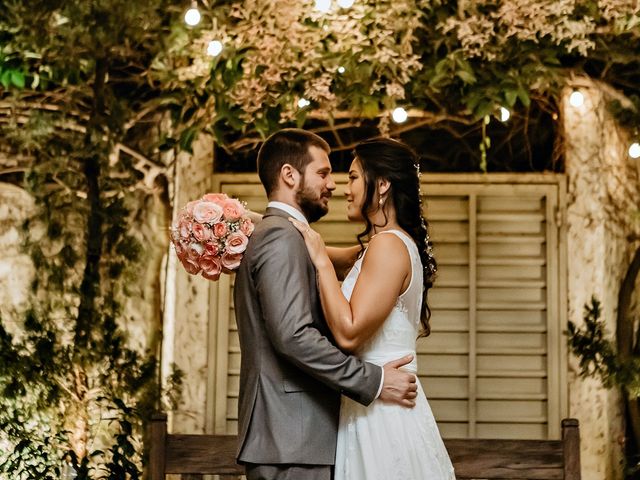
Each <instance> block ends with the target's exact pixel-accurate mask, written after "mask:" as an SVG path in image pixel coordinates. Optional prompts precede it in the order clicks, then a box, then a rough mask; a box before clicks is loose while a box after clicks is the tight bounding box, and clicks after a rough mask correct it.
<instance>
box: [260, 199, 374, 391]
mask: <svg viewBox="0 0 640 480" xmlns="http://www.w3.org/2000/svg"><path fill="white" fill-rule="evenodd" d="M267 208H277V209H278V210H282V211H284V212H286V213H288V214H289V215H291V216H292V217H293V218H295V219H296V220H298V221H299V222H302V223H304V224H306V225H309V221H308V220H307V218H306V217H305V216H304V214H303V213H302V212H301V211H300V210H298V209H297V208H296V207H294V206H292V205H289V204H288V203H283V202H276V201H273V200H272V201H270V202H269V203H268V204H267ZM383 385H384V368H383V369H382V376H381V377H380V387H379V388H378V393H377V394H376V398H378V397H379V396H380V394H381V393H382V387H383Z"/></svg>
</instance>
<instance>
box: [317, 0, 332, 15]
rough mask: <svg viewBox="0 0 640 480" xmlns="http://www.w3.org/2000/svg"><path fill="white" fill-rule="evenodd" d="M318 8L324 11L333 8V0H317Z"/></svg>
mask: <svg viewBox="0 0 640 480" xmlns="http://www.w3.org/2000/svg"><path fill="white" fill-rule="evenodd" d="M315 7H316V10H319V11H321V12H322V13H327V12H328V11H329V10H331V0H316V5H315Z"/></svg>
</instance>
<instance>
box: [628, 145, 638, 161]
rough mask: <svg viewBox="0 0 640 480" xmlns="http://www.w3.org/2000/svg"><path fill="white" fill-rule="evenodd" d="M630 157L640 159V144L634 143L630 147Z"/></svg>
mask: <svg viewBox="0 0 640 480" xmlns="http://www.w3.org/2000/svg"><path fill="white" fill-rule="evenodd" d="M629 156H630V157H631V158H634V159H635V158H640V143H638V142H633V143H632V144H631V146H630V147H629Z"/></svg>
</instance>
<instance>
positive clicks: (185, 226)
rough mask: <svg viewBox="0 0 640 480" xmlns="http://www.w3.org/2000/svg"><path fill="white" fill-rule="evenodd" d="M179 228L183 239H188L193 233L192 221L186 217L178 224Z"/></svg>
mask: <svg viewBox="0 0 640 480" xmlns="http://www.w3.org/2000/svg"><path fill="white" fill-rule="evenodd" d="M178 230H179V232H180V237H181V238H182V239H183V240H186V239H188V238H189V236H190V235H191V222H190V221H189V220H188V219H187V218H186V217H183V218H181V219H180V223H179V224H178Z"/></svg>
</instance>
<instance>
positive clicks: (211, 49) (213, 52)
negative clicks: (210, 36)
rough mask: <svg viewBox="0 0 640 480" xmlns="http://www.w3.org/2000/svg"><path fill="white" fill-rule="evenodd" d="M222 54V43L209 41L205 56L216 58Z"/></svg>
mask: <svg viewBox="0 0 640 480" xmlns="http://www.w3.org/2000/svg"><path fill="white" fill-rule="evenodd" d="M220 53H222V42H221V41H220V40H211V41H210V42H209V44H208V45H207V55H209V56H210V57H217V56H218V55H220Z"/></svg>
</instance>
